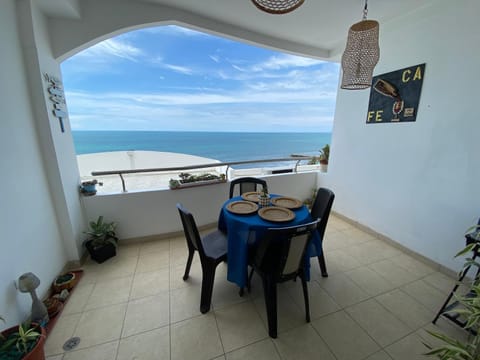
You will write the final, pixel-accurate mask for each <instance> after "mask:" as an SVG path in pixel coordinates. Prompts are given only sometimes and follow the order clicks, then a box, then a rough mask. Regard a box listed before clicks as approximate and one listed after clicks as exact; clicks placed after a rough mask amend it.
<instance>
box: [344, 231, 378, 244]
mask: <svg viewBox="0 0 480 360" xmlns="http://www.w3.org/2000/svg"><path fill="white" fill-rule="evenodd" d="M341 232H343V233H344V234H345V235H347V236H348V237H349V238H350V239H351V240H352V241H353V243H352V245H353V244H355V245H358V244H362V243H365V242H368V241H371V240H374V239H376V238H375V236H373V235H371V234H369V233H367V232H364V231H362V230H359V229H356V228H354V227H351V228H348V229H343V230H341Z"/></svg>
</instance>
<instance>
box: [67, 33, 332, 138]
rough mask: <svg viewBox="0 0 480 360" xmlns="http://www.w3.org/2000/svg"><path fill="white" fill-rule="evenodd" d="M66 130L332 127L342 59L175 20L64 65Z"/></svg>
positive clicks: (82, 54) (103, 45)
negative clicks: (276, 47)
mask: <svg viewBox="0 0 480 360" xmlns="http://www.w3.org/2000/svg"><path fill="white" fill-rule="evenodd" d="M62 74H63V81H64V87H65V93H66V99H67V106H68V111H69V117H70V122H71V125H72V129H73V130H157V131H162V130H163V131H254V132H264V131H265V132H278V131H280V132H283V131H285V132H290V131H295V132H302V131H309V132H310V131H316V132H324V131H326V132H329V131H331V129H332V123H333V115H334V109H335V99H336V92H337V85H338V76H339V65H338V64H335V63H328V62H324V61H320V60H315V59H310V58H304V57H299V56H294V55H289V54H285V53H280V52H277V51H272V50H268V49H264V48H261V47H256V46H251V45H247V44H245V43H241V42H237V41H232V40H229V39H225V38H221V37H217V36H212V35H208V34H205V33H201V32H197V31H193V30H190V29H186V28H182V27H178V26H163V27H155V28H147V29H142V30H136V31H132V32H129V33H125V34H122V35H120V36H116V37H114V38H111V39H108V40H105V41H103V42H100V43H98V44H96V45H94V46H92V47H90V48H88V49H86V50H84V51H82V52H80V53H78V54H76V55H75V56H73V57H71V58H69V59H67V60H65V61H64V62H63V63H62Z"/></svg>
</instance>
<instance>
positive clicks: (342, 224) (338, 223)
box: [328, 214, 353, 230]
mask: <svg viewBox="0 0 480 360" xmlns="http://www.w3.org/2000/svg"><path fill="white" fill-rule="evenodd" d="M328 225H329V226H333V227H334V228H335V229H338V230H347V229H351V228H353V226H352V225H351V224H350V223H349V222H347V221H345V220H342V219H341V218H339V217H338V216H335V215H333V214H331V215H330V217H329V218H328Z"/></svg>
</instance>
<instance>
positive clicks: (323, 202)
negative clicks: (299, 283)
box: [310, 188, 335, 277]
mask: <svg viewBox="0 0 480 360" xmlns="http://www.w3.org/2000/svg"><path fill="white" fill-rule="evenodd" d="M334 199H335V194H334V193H333V191H332V190H329V189H326V188H319V189H318V191H317V196H316V197H315V201H314V202H313V204H312V209H311V210H310V214H311V215H312V219H320V221H319V222H318V227H317V231H318V235H319V236H320V242H321V243H322V244H323V236H324V235H325V229H326V228H327V222H328V217H329V216H330V210H331V209H332V204H333V200H334ZM318 263H319V264H320V271H321V273H322V276H323V277H328V273H327V265H326V263H325V256H324V255H323V246H322V253H321V254H320V255H318Z"/></svg>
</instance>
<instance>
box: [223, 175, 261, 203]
mask: <svg viewBox="0 0 480 360" xmlns="http://www.w3.org/2000/svg"><path fill="white" fill-rule="evenodd" d="M237 185H238V186H239V188H240V192H239V195H242V194H244V193H246V192H250V191H257V187H258V185H261V186H262V187H263V189H266V190H267V191H268V187H267V182H266V181H265V180H263V179H258V178H254V177H243V178H238V179H235V180H232V182H231V183H230V199H231V198H232V197H233V194H234V193H235V187H236V186H237Z"/></svg>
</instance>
